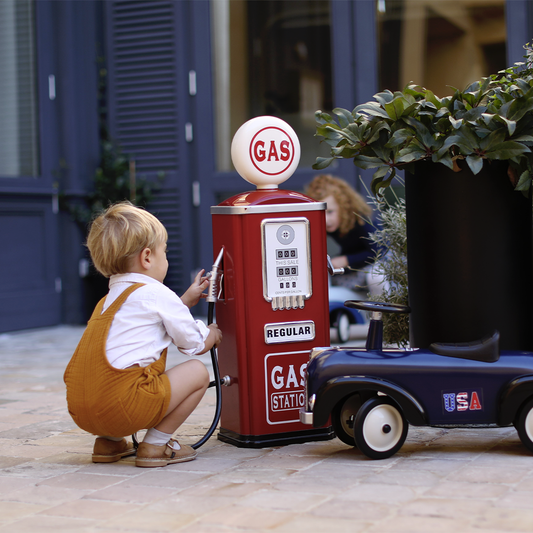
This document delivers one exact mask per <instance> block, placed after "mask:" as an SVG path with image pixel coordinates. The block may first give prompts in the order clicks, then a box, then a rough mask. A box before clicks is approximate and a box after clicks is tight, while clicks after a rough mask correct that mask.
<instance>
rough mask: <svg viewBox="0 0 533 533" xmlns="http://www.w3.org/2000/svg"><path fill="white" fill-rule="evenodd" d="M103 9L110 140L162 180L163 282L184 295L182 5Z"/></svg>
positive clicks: (158, 202) (121, 4)
mask: <svg viewBox="0 0 533 533" xmlns="http://www.w3.org/2000/svg"><path fill="white" fill-rule="evenodd" d="M105 6H106V19H107V46H106V49H107V52H106V58H105V59H106V62H107V66H108V82H109V86H108V90H109V92H108V97H109V104H108V116H109V122H110V130H111V134H112V136H113V137H114V138H115V139H117V140H118V141H119V142H120V144H121V146H122V148H123V150H124V152H125V153H126V154H129V155H130V156H132V157H133V158H134V159H135V161H136V169H137V173H138V174H139V175H145V176H150V175H151V176H155V174H156V173H158V172H160V171H163V172H164V173H165V181H164V186H163V189H162V190H161V191H159V192H158V194H157V195H156V198H155V199H154V201H153V202H151V204H150V205H149V206H148V207H149V209H150V211H151V212H153V213H154V214H155V215H156V216H157V217H158V218H159V219H160V220H161V221H162V222H163V224H164V225H165V227H166V228H167V231H168V233H169V241H168V250H169V252H168V259H169V271H168V274H167V278H166V280H165V283H166V284H167V285H168V286H169V287H171V288H172V289H173V290H175V291H177V292H181V291H183V290H184V289H185V288H186V287H187V286H188V282H189V271H190V269H191V268H192V267H191V266H190V264H189V263H188V261H189V257H191V255H192V254H191V253H190V249H191V242H190V241H191V240H192V237H191V231H190V227H189V225H188V224H186V223H185V224H184V222H183V221H184V220H185V221H186V220H188V219H189V217H190V213H189V209H190V202H189V195H188V191H189V187H190V184H189V179H190V178H189V176H188V174H189V173H188V172H187V170H186V168H184V165H183V162H184V161H185V162H186V157H183V156H182V157H180V153H181V152H183V151H184V148H183V143H184V139H183V138H182V136H181V135H179V134H178V132H179V133H180V134H181V126H179V125H180V124H182V125H183V124H184V120H183V117H180V116H181V115H183V111H182V109H183V106H184V105H186V95H185V96H184V95H183V94H181V95H180V90H183V85H184V84H183V83H179V81H180V80H182V81H183V79H184V76H186V74H185V73H186V71H187V69H186V68H185V67H184V66H182V65H183V62H184V60H183V58H182V55H181V54H183V52H180V51H181V50H182V49H183V46H180V43H178V42H177V41H178V39H182V42H183V37H182V36H181V34H182V32H180V31H179V28H178V21H179V17H180V15H181V13H180V11H183V9H184V4H183V3H181V2H171V1H131V0H118V1H110V2H105ZM180 101H181V102H182V104H181V105H182V107H181V108H180ZM183 102H185V103H183ZM180 118H181V120H180ZM184 227H185V229H186V231H185V232H184V231H183V228H184ZM185 250H188V252H189V253H188V254H185V253H184V251H185ZM184 258H185V259H184Z"/></svg>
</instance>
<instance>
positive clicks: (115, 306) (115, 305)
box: [103, 283, 145, 315]
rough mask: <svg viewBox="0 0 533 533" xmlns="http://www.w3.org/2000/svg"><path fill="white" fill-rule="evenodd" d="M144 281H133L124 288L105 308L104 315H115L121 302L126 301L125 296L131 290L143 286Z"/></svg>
mask: <svg viewBox="0 0 533 533" xmlns="http://www.w3.org/2000/svg"><path fill="white" fill-rule="evenodd" d="M144 285H145V283H134V284H133V285H131V286H129V287H128V288H127V289H126V290H124V291H123V292H122V293H121V294H120V296H119V297H118V298H117V299H116V300H115V301H114V302H113V303H112V304H111V305H110V306H109V307H108V308H107V309H106V310H105V312H104V313H103V314H104V315H115V313H116V312H117V311H118V310H119V309H120V307H121V306H122V304H123V303H124V302H125V301H126V299H127V297H128V296H129V295H130V294H131V293H132V292H133V291H136V290H137V289H139V288H140V287H143V286H144Z"/></svg>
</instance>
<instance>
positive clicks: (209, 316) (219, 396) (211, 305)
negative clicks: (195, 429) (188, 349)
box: [131, 302, 222, 450]
mask: <svg viewBox="0 0 533 533" xmlns="http://www.w3.org/2000/svg"><path fill="white" fill-rule="evenodd" d="M214 310H215V303H214V302H209V305H208V307H207V325H209V324H212V323H213V314H214ZM211 362H212V363H213V373H214V375H215V376H214V377H215V379H214V380H213V381H211V382H210V383H209V387H215V389H216V394H217V406H216V411H215V417H214V418H213V422H212V424H211V427H210V428H209V429H208V430H207V433H206V434H205V435H204V436H203V437H202V438H201V439H200V440H199V441H198V442H195V443H194V444H192V445H191V448H194V449H195V450H197V449H198V448H199V447H200V446H203V445H204V444H205V443H206V442H207V441H208V440H209V438H210V437H211V435H213V433H214V432H215V429H216V428H217V426H218V421H219V420H220V412H221V410H222V383H221V381H220V371H219V369H218V359H217V352H216V348H215V347H214V346H213V347H212V348H211ZM131 437H132V439H133V446H134V447H135V449H137V448H138V447H139V442H138V441H137V433H134V434H133V435H132V436H131Z"/></svg>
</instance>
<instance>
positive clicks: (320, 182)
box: [305, 174, 372, 235]
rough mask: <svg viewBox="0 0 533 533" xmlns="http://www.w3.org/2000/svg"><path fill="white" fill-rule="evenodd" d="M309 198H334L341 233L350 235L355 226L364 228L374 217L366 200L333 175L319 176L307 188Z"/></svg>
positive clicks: (320, 199)
mask: <svg viewBox="0 0 533 533" xmlns="http://www.w3.org/2000/svg"><path fill="white" fill-rule="evenodd" d="M305 193H306V194H307V196H310V197H311V198H313V200H317V201H322V200H324V199H325V198H327V197H328V196H333V198H335V201H336V202H337V205H338V206H339V218H340V224H339V233H340V234H341V235H344V234H346V233H348V232H349V231H350V230H351V229H352V228H353V227H354V226H355V224H356V223H357V224H359V225H360V226H363V225H364V224H365V219H367V220H368V219H369V218H370V216H371V215H372V208H371V207H370V206H369V205H368V204H367V203H366V202H365V200H364V198H363V197H362V196H361V195H360V194H359V193H358V192H355V191H354V190H353V188H352V187H351V186H350V185H349V184H348V183H347V182H346V181H344V180H343V179H341V178H336V177H334V176H332V175H331V174H319V175H318V176H316V177H315V178H314V179H313V181H312V182H311V183H310V184H309V185H308V186H307V189H306V191H305Z"/></svg>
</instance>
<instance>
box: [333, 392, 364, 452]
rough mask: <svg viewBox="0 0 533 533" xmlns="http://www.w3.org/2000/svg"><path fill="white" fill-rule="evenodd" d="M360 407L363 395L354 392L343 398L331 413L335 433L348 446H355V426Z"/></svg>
mask: <svg viewBox="0 0 533 533" xmlns="http://www.w3.org/2000/svg"><path fill="white" fill-rule="evenodd" d="M360 408H361V397H360V396H359V394H353V395H352V396H348V398H344V399H343V400H341V401H340V402H339V403H338V404H337V405H336V406H335V407H334V409H333V412H332V413H331V425H332V426H333V430H334V431H335V435H337V437H338V438H339V439H340V440H342V442H344V444H347V445H348V446H355V440H354V438H353V426H354V422H355V417H356V415H357V412H358V411H359V409H360Z"/></svg>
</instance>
